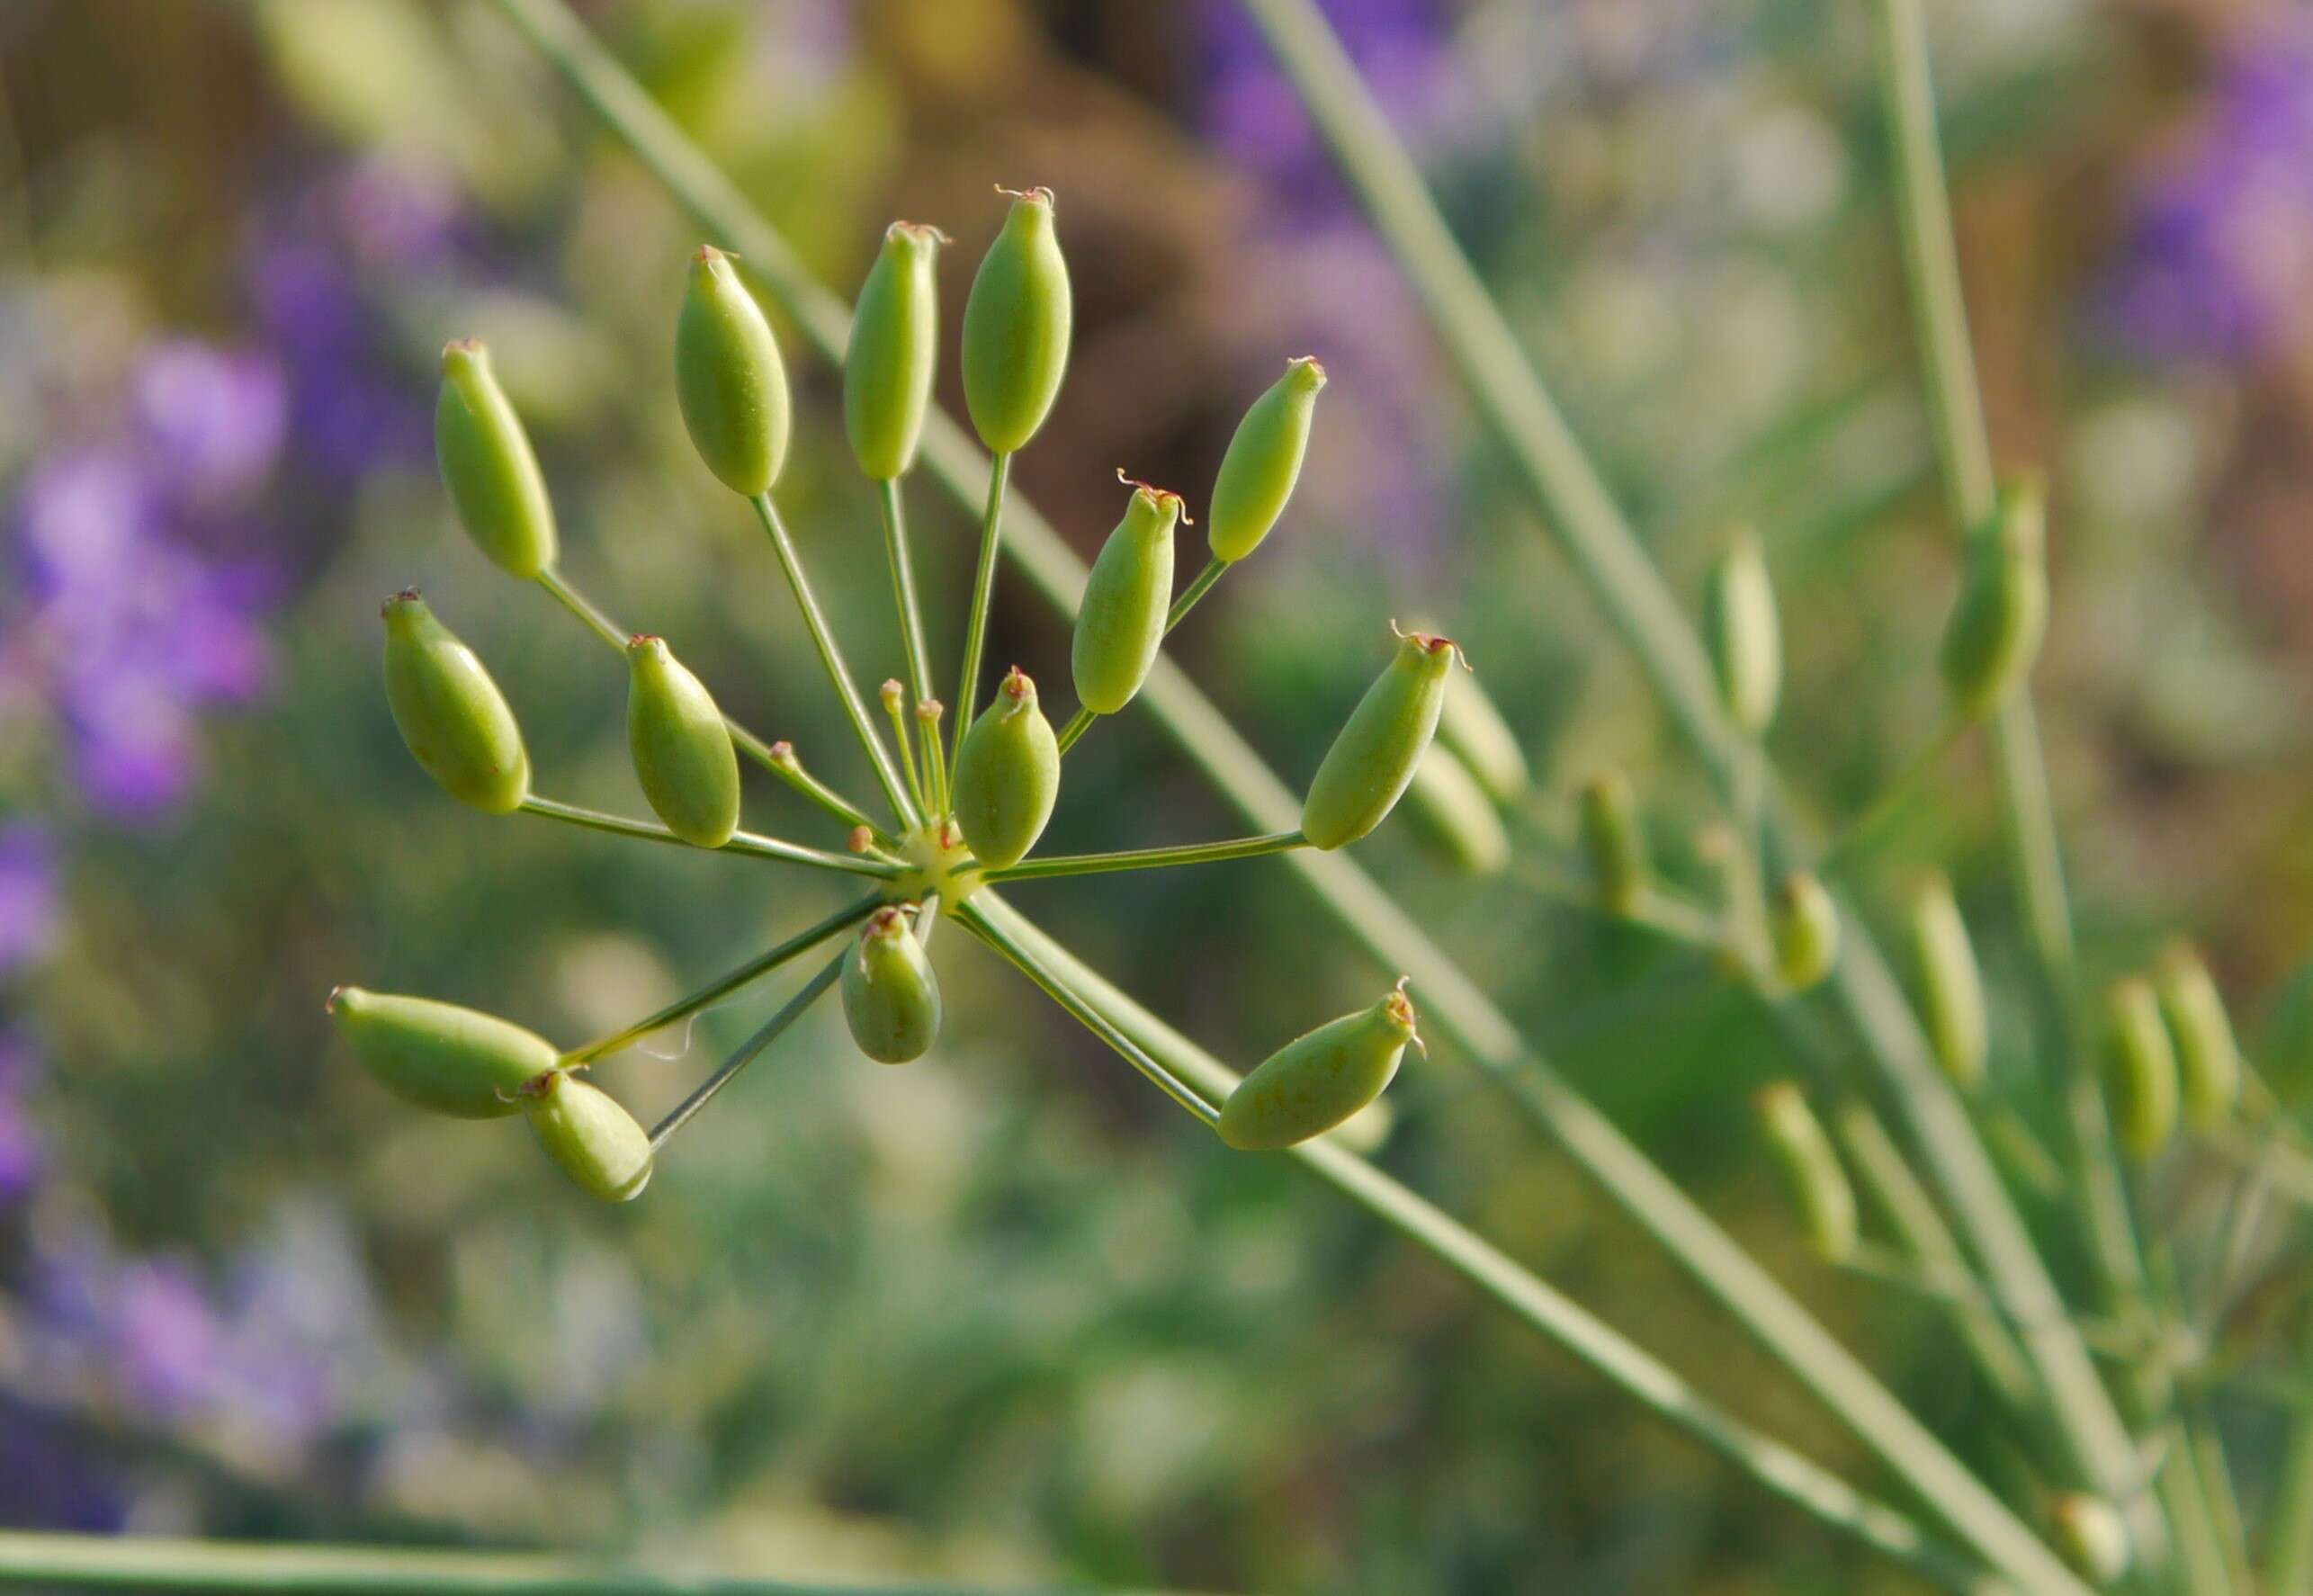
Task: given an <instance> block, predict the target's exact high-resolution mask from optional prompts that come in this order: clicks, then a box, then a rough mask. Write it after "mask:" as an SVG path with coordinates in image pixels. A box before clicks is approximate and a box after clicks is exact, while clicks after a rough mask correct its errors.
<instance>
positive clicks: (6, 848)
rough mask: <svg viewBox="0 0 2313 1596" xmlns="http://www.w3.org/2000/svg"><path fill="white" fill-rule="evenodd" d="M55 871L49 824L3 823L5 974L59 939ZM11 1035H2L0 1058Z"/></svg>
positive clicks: (0, 896) (0, 904)
mask: <svg viewBox="0 0 2313 1596" xmlns="http://www.w3.org/2000/svg"><path fill="white" fill-rule="evenodd" d="M56 872H57V866H56V851H55V847H54V846H53V844H51V842H50V841H49V834H48V832H47V831H46V830H44V829H41V828H40V827H39V826H35V825H32V824H31V823H30V822H27V821H17V822H12V823H11V824H8V825H5V826H0V978H4V977H6V976H8V975H11V974H13V973H15V972H16V971H18V970H21V969H22V968H23V967H24V966H25V965H27V964H31V963H33V962H34V961H35V960H37V959H38V958H40V955H43V954H45V953H46V952H47V951H48V949H49V944H50V942H52V941H53V940H54V939H55V937H56V924H57V879H56ZM6 1040H7V1039H6V1037H5V1036H4V1035H0V1060H5V1059H6V1057H7V1054H6V1050H5V1045H6ZM0 1084H4V1083H0Z"/></svg>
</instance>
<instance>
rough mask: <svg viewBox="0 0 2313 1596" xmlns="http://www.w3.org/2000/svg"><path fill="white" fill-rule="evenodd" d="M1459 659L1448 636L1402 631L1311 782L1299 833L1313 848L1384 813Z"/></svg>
mask: <svg viewBox="0 0 2313 1596" xmlns="http://www.w3.org/2000/svg"><path fill="white" fill-rule="evenodd" d="M1460 658H1461V651H1460V650H1457V648H1455V646H1454V642H1453V640H1452V639H1451V638H1444V637H1435V636H1432V635H1431V634H1430V633H1429V632H1405V633H1403V634H1402V635H1401V636H1400V638H1399V640H1398V645H1397V651H1396V653H1395V654H1394V655H1393V656H1392V657H1391V659H1390V662H1389V664H1388V665H1387V666H1386V667H1385V668H1383V670H1382V673H1381V675H1380V676H1379V677H1376V678H1375V680H1374V685H1373V686H1370V687H1368V688H1367V689H1366V695H1365V697H1364V698H1362V699H1360V700H1359V701H1358V707H1357V708H1356V709H1354V710H1352V711H1350V712H1349V720H1348V721H1347V722H1344V723H1343V725H1342V727H1341V731H1340V735H1339V736H1337V737H1335V738H1334V739H1333V746H1332V747H1331V748H1330V749H1327V750H1326V751H1325V758H1324V760H1323V761H1322V763H1321V764H1320V765H1319V766H1318V767H1317V775H1316V776H1315V777H1314V778H1313V780H1312V781H1311V782H1310V784H1309V796H1308V797H1307V798H1306V799H1305V800H1304V802H1303V803H1302V806H1301V830H1302V834H1303V835H1304V836H1305V837H1307V838H1309V840H1310V843H1311V844H1312V845H1313V847H1321V848H1336V847H1344V846H1346V845H1347V844H1349V843H1352V842H1355V841H1356V840H1357V839H1358V838H1360V837H1363V836H1365V835H1366V834H1367V832H1369V831H1371V830H1372V829H1374V828H1375V827H1376V826H1378V825H1380V824H1381V823H1382V821H1384V820H1387V819H1388V818H1389V811H1391V810H1392V809H1393V808H1394V807H1395V806H1396V803H1397V801H1398V799H1399V798H1400V797H1401V796H1402V795H1403V794H1404V792H1405V789H1406V785H1407V784H1408V783H1410V782H1412V780H1413V772H1414V768H1415V767H1417V766H1419V765H1420V764H1421V756H1422V754H1423V752H1424V751H1425V750H1427V749H1428V748H1429V747H1430V738H1431V737H1432V736H1433V735H1434V734H1435V733H1436V732H1437V730H1438V715H1439V710H1440V709H1441V708H1442V707H1443V706H1444V704H1445V698H1446V677H1447V673H1448V672H1449V671H1451V670H1452V669H1453V668H1454V664H1455V661H1457V659H1460Z"/></svg>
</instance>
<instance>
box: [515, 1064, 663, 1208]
mask: <svg viewBox="0 0 2313 1596" xmlns="http://www.w3.org/2000/svg"><path fill="white" fill-rule="evenodd" d="M522 1107H523V1111H524V1113H525V1114H526V1115H528V1116H529V1118H530V1128H531V1129H532V1130H533V1131H534V1132H536V1133H537V1135H538V1144H539V1145H540V1146H541V1147H543V1148H544V1149H546V1154H547V1156H548V1157H549V1158H551V1159H552V1160H553V1161H555V1162H556V1163H558V1164H560V1166H561V1167H562V1173H564V1174H565V1175H568V1176H569V1178H570V1183H571V1184H572V1185H574V1186H576V1187H577V1188H578V1189H579V1190H580V1191H583V1192H586V1193H587V1194H588V1195H589V1196H591V1197H600V1198H602V1199H603V1201H605V1202H606V1203H625V1202H632V1200H633V1199H635V1198H636V1197H641V1195H642V1188H644V1187H646V1186H648V1185H650V1162H651V1152H650V1133H649V1132H648V1131H646V1130H644V1129H643V1128H642V1126H641V1125H639V1124H637V1123H636V1122H635V1118H634V1116H633V1115H632V1114H629V1113H628V1112H627V1111H626V1110H625V1109H623V1108H622V1107H619V1106H618V1102H617V1100H616V1099H615V1098H613V1097H612V1096H611V1095H610V1094H609V1093H608V1092H606V1091H604V1090H603V1089H600V1088H599V1087H595V1086H589V1085H588V1084H587V1082H585V1081H583V1080H579V1079H578V1077H577V1076H575V1075H572V1074H569V1073H568V1072H566V1071H560V1070H557V1071H554V1072H553V1073H552V1074H551V1075H545V1076H542V1077H540V1078H539V1079H538V1080H534V1081H533V1082H532V1083H531V1085H530V1087H529V1088H528V1089H526V1090H525V1092H524V1096H523V1099H522Z"/></svg>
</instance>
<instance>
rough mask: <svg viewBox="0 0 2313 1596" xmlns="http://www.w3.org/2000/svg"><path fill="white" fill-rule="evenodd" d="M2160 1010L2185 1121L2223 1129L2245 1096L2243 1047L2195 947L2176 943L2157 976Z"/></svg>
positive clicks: (2165, 955)
mask: <svg viewBox="0 0 2313 1596" xmlns="http://www.w3.org/2000/svg"><path fill="white" fill-rule="evenodd" d="M2153 980H2154V984H2155V986H2156V988H2157V990H2158V991H2159V993H2160V1011H2161V1015H2162V1017H2163V1018H2165V1019H2166V1020H2167V1021H2168V1033H2169V1036H2170V1038H2171V1040H2172V1041H2173V1042H2174V1044H2175V1050H2176V1077H2177V1085H2178V1087H2179V1088H2180V1089H2181V1090H2182V1093H2183V1099H2184V1118H2185V1121H2186V1123H2187V1124H2189V1125H2192V1127H2193V1128H2194V1129H2195V1130H2204V1131H2205V1130H2209V1129H2211V1128H2213V1127H2214V1126H2217V1125H2222V1124H2223V1123H2224V1122H2225V1120H2226V1119H2227V1117H2228V1116H2230V1115H2231V1113H2232V1112H2233V1104H2234V1102H2235V1101H2236V1100H2237V1098H2239V1097H2240V1093H2241V1049H2240V1044H2239V1043H2238V1042H2237V1041H2236V1040H2235V1038H2234V1036H2233V1022H2232V1019H2231V1018H2230V1017H2229V1016H2228V1015H2227V1014H2226V1012H2225V1000H2224V998H2223V997H2222V996H2221V995H2220V994H2219V992H2218V991H2217V983H2216V982H2214V981H2212V980H2210V976H2209V966H2208V965H2206V964H2202V963H2201V955H2199V954H2198V953H2196V952H2195V951H2193V948H2192V945H2191V944H2189V943H2185V942H2175V943H2172V944H2170V945H2169V946H2168V948H2167V949H2166V950H2165V952H2164V953H2163V954H2162V955H2161V957H2160V963H2159V964H2158V966H2157V967H2156V970H2155V972H2154V976H2153Z"/></svg>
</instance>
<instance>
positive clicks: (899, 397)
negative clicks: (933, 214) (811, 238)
mask: <svg viewBox="0 0 2313 1596" xmlns="http://www.w3.org/2000/svg"><path fill="white" fill-rule="evenodd" d="M946 242H947V240H946V238H945V237H944V236H943V235H942V234H941V232H940V230H939V229H937V228H929V227H919V226H918V225H917V224H916V223H914V222H910V221H895V222H893V223H892V225H891V226H890V227H889V228H887V229H884V232H883V249H882V250H881V251H880V252H878V254H877V255H876V256H875V265H874V266H872V267H870V268H869V269H868V273H867V281H866V282H865V283H864V284H863V285H862V286H861V288H860V290H859V304H858V306H857V308H856V309H854V310H853V311H852V313H851V341H850V343H849V344H848V345H846V347H845V349H844V352H843V425H844V430H845V431H846V432H847V433H849V434H850V435H851V453H852V454H853V455H854V456H855V457H856V459H857V460H858V462H859V469H860V470H861V471H865V472H866V473H867V475H868V477H869V478H870V479H872V480H874V481H878V482H888V481H890V480H892V479H893V478H895V477H901V476H904V475H906V474H907V470H908V468H909V467H910V466H911V465H913V464H914V463H915V462H916V444H917V441H918V439H919V438H920V437H921V436H922V435H923V430H924V412H925V411H926V410H927V409H928V408H929V407H930V405H931V398H932V372H933V370H934V368H935V367H937V364H938V363H939V289H938V285H937V283H936V282H934V281H933V277H932V269H933V266H934V265H936V264H937V259H938V256H939V247H940V246H941V245H942V244H945V243H946Z"/></svg>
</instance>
